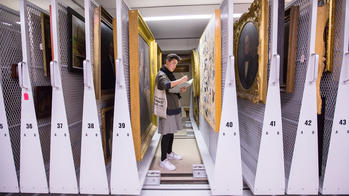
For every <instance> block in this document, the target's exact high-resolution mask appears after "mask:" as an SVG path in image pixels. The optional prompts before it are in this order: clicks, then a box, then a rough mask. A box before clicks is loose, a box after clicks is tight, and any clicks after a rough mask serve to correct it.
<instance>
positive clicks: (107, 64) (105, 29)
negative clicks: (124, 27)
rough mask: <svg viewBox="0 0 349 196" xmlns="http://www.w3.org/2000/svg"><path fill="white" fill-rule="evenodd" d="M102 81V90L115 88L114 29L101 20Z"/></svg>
mask: <svg viewBox="0 0 349 196" xmlns="http://www.w3.org/2000/svg"><path fill="white" fill-rule="evenodd" d="M101 80H102V81H101V82H102V84H101V85H102V90H110V91H113V89H114V88H115V60H114V44H113V29H112V28H111V27H110V26H109V25H106V24H105V23H104V22H103V21H102V22H101Z"/></svg>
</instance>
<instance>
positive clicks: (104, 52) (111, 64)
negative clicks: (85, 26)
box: [93, 6, 116, 100]
mask: <svg viewBox="0 0 349 196" xmlns="http://www.w3.org/2000/svg"><path fill="white" fill-rule="evenodd" d="M114 29H115V31H116V22H115V20H114V19H113V17H112V16H111V15H110V14H109V13H108V12H107V11H106V10H105V9H104V8H103V7H101V6H99V7H98V8H95V12H94V45H93V46H94V47H93V57H94V58H93V59H94V63H93V66H94V69H93V74H94V76H93V78H94V80H93V81H94V85H95V92H96V98H97V99H99V100H106V99H110V98H113V96H114V92H115V75H116V73H115V70H116V67H115V57H116V41H115V40H116V33H115V31H114Z"/></svg>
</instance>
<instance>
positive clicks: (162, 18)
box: [143, 14, 242, 21]
mask: <svg viewBox="0 0 349 196" xmlns="http://www.w3.org/2000/svg"><path fill="white" fill-rule="evenodd" d="M241 15H242V14H233V17H234V18H240V16H241ZM211 17H212V15H211V14H202V15H177V16H150V17H144V18H143V19H144V20H145V21H168V20H200V19H210V18H211Z"/></svg>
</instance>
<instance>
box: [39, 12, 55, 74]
mask: <svg viewBox="0 0 349 196" xmlns="http://www.w3.org/2000/svg"><path fill="white" fill-rule="evenodd" d="M41 42H42V52H43V55H42V57H43V59H42V60H43V66H44V75H45V76H46V77H50V62H51V61H52V47H51V26H50V16H49V15H47V14H45V13H41Z"/></svg>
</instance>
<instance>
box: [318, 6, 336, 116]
mask: <svg viewBox="0 0 349 196" xmlns="http://www.w3.org/2000/svg"><path fill="white" fill-rule="evenodd" d="M334 10H335V0H319V2H318V8H317V20H316V21H317V22H316V37H315V53H316V54H318V55H319V69H318V79H317V81H316V91H317V92H316V94H317V113H318V114H321V107H322V99H321V92H320V82H321V78H322V74H323V72H324V71H325V72H326V71H327V72H332V71H333V47H334V44H333V38H334Z"/></svg>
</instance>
